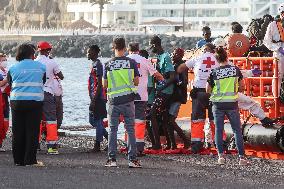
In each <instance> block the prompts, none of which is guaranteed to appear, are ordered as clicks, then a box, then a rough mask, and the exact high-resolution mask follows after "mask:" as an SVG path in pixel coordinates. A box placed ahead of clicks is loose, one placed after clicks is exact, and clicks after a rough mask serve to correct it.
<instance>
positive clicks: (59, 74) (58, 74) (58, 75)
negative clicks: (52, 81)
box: [55, 71, 64, 80]
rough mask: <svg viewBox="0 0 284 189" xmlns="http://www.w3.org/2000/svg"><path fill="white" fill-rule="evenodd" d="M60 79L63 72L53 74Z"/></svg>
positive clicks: (62, 77)
mask: <svg viewBox="0 0 284 189" xmlns="http://www.w3.org/2000/svg"><path fill="white" fill-rule="evenodd" d="M55 75H56V76H57V77H58V78H59V79H60V80H63V79H64V76H63V73H62V72H61V71H60V72H59V73H57V74H55Z"/></svg>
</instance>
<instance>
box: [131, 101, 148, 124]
mask: <svg viewBox="0 0 284 189" xmlns="http://www.w3.org/2000/svg"><path fill="white" fill-rule="evenodd" d="M134 105H135V119H139V120H146V108H147V102H144V101H134Z"/></svg>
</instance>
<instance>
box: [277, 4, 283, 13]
mask: <svg viewBox="0 0 284 189" xmlns="http://www.w3.org/2000/svg"><path fill="white" fill-rule="evenodd" d="M282 12H284V3H282V4H280V6H279V7H278V13H279V14H281V13H282Z"/></svg>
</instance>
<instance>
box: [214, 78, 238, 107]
mask: <svg viewBox="0 0 284 189" xmlns="http://www.w3.org/2000/svg"><path fill="white" fill-rule="evenodd" d="M238 79H239V77H238V76H231V77H224V78H220V79H216V80H214V83H215V85H214V87H213V90H212V94H211V97H210V100H211V101H212V102H236V101H237V98H238V87H239V82H238Z"/></svg>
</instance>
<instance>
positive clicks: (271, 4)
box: [250, 0, 284, 18]
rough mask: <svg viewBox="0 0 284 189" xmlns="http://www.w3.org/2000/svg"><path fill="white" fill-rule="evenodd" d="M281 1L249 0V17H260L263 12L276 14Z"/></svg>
mask: <svg viewBox="0 0 284 189" xmlns="http://www.w3.org/2000/svg"><path fill="white" fill-rule="evenodd" d="M281 3H284V0H250V6H251V18H261V17H262V16H263V15H265V14H270V15H272V16H276V15H277V14H278V13H277V9H278V6H279V5H280V4H281Z"/></svg>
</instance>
